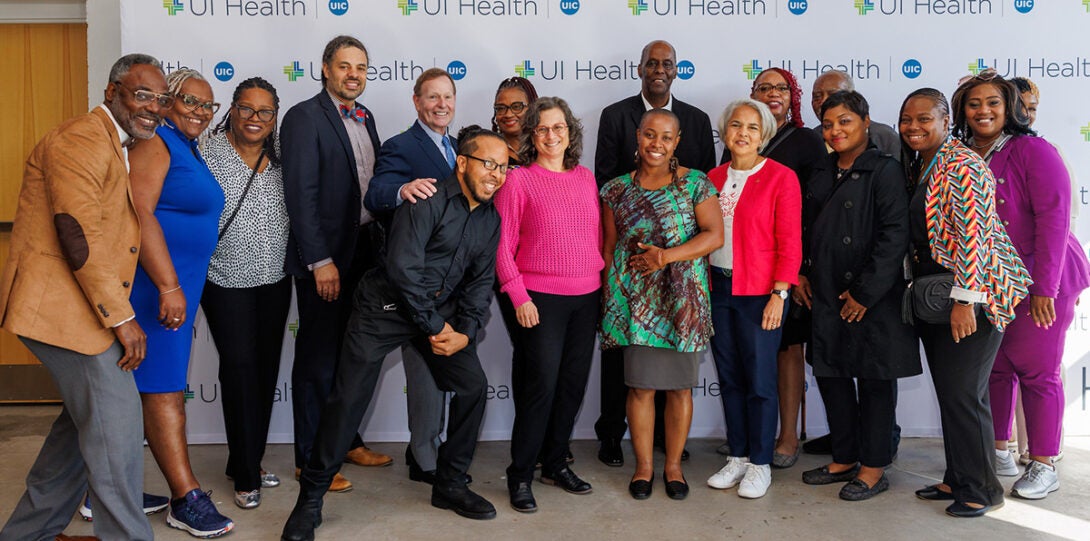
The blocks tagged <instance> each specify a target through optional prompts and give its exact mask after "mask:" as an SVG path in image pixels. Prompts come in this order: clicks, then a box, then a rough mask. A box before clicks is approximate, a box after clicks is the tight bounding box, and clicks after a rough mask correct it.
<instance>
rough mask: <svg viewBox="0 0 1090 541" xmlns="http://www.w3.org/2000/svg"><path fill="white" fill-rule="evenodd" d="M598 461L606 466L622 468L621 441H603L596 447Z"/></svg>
mask: <svg viewBox="0 0 1090 541" xmlns="http://www.w3.org/2000/svg"><path fill="white" fill-rule="evenodd" d="M598 460H601V461H602V464H605V465H606V466H610V467H614V468H619V467H621V466H624V452H622V451H621V440H617V439H613V438H610V439H605V440H602V441H601V443H600V444H599V445H598Z"/></svg>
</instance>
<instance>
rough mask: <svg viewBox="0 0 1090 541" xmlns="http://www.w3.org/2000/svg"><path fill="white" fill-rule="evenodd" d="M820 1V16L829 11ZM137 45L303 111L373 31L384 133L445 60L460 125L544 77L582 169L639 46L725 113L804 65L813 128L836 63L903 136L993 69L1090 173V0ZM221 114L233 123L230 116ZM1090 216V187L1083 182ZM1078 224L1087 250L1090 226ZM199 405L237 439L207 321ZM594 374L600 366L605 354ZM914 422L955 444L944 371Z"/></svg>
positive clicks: (532, 19) (224, 19)
mask: <svg viewBox="0 0 1090 541" xmlns="http://www.w3.org/2000/svg"><path fill="white" fill-rule="evenodd" d="M819 4H820V5H819ZM121 22H122V47H123V50H124V51H125V52H146V53H150V54H152V55H155V56H157V57H158V58H160V59H161V60H163V62H164V64H165V67H166V69H167V70H168V71H170V70H173V69H177V68H179V67H191V68H195V69H198V70H200V71H201V72H202V73H203V74H204V75H205V76H206V77H207V78H208V79H209V80H210V82H211V83H212V87H213V90H214V91H215V94H216V96H217V99H218V101H221V102H224V103H227V102H229V101H230V96H231V93H232V91H233V89H234V87H235V85H236V84H237V83H238V82H239V81H241V80H243V79H245V78H247V77H251V76H254V75H260V76H262V77H264V78H266V79H268V80H269V81H270V82H272V83H273V85H275V86H276V87H277V89H278V91H279V94H280V99H281V105H282V107H283V108H284V110H286V109H287V108H288V107H290V106H291V105H293V104H294V103H296V102H298V101H301V100H303V99H306V98H308V97H310V96H312V95H314V94H315V93H317V92H318V91H319V90H320V83H319V82H318V81H319V78H320V75H321V71H320V70H321V62H320V58H321V52H322V48H323V46H324V45H325V43H326V41H328V40H329V38H331V37H333V36H334V35H337V34H342V33H346V34H352V35H354V36H356V37H358V38H360V39H361V40H362V41H363V42H364V44H365V45H366V46H367V47H368V49H369V51H370V54H371V58H370V60H371V62H372V66H371V69H370V71H369V75H368V86H367V91H366V93H365V94H364V95H363V97H362V98H361V101H362V102H363V103H365V104H366V105H367V106H368V107H370V108H371V109H372V111H374V112H375V116H376V119H377V122H378V129H379V135H380V137H381V138H382V139H383V140H385V139H387V138H389V137H390V136H392V135H394V134H396V133H398V132H400V131H402V130H404V129H405V128H406V127H408V126H409V125H410V123H411V122H412V121H413V120H414V119H415V111H414V110H413V108H412V103H411V95H412V83H413V80H414V79H415V77H416V76H417V75H419V74H420V73H421V72H422V71H423V70H424V69H426V68H429V67H433V66H438V67H443V68H446V69H447V70H448V71H449V72H450V73H451V75H452V77H453V78H454V79H455V80H456V84H457V86H458V90H459V92H458V96H459V99H458V107H457V118H456V121H455V123H454V126H455V127H460V126H462V125H467V124H470V123H477V124H482V125H486V124H488V122H489V119H490V117H491V104H492V99H493V95H494V92H495V88H496V85H497V84H498V83H499V81H500V80H502V79H503V78H506V77H510V76H512V75H516V74H518V75H523V76H525V77H528V78H529V79H530V80H531V81H532V82H533V83H534V85H535V86H536V87H537V89H538V93H539V94H540V95H543V96H548V95H557V96H561V97H563V98H565V99H567V100H568V101H569V103H570V104H571V105H572V108H573V109H574V111H575V113H576V115H577V116H579V117H581V118H582V120H583V126H584V131H585V134H586V137H585V139H584V140H585V143H586V144H585V148H584V154H583V155H584V164H585V165H588V166H591V164H592V163H593V157H594V148H593V146H594V143H593V142H594V140H595V134H596V133H597V121H598V117H599V114H600V111H601V110H602V108H604V107H605V106H606V105H608V104H610V103H612V102H614V101H617V100H619V99H622V98H624V97H627V96H631V95H634V94H635V93H637V92H638V91H639V88H640V82H639V79H638V77H637V75H636V63H637V62H638V60H639V58H638V57H639V52H640V49H641V48H642V47H643V45H644V44H645V43H647V42H648V41H650V40H652V39H667V40H669V41H670V42H671V43H673V44H674V46H675V47H676V49H677V53H678V60H679V62H678V66H679V74H678V79H677V80H676V81H675V83H674V86H673V91H674V95H675V96H677V97H678V98H679V99H682V100H684V101H687V102H689V103H692V104H694V105H696V106H698V107H700V108H702V109H703V110H704V111H705V112H707V113H708V114H709V116H711V118H712V120H713V124H714V122H715V120H716V118H717V117H718V114H719V112H720V111H721V110H722V108H723V106H724V105H725V104H726V103H727V102H728V101H730V100H731V99H734V98H737V97H742V96H744V95H747V94H748V91H749V87H750V84H751V80H752V79H753V78H754V77H755V76H756V74H757V73H759V71H760V70H761V69H764V68H767V67H770V66H779V67H783V68H786V69H790V70H791V71H792V72H794V73H795V75H796V76H797V77H798V78H799V80H800V83H801V84H802V85H803V88H804V90H805V92H804V96H803V107H802V109H803V112H804V115H805V118H806V122H807V125H813V124H814V123H815V119H814V117H813V113H812V112H811V111H810V106H809V89H810V86H811V85H812V83H813V80H814V78H815V77H817V75H819V74H820V73H821V72H822V71H825V70H828V69H844V70H846V71H848V72H850V73H851V74H852V75H853V76H854V77H855V79H856V83H857V87H858V89H859V90H860V91H861V92H862V93H863V94H864V95H866V96H867V98H868V100H869V101H870V103H871V112H872V116H873V117H874V119H875V120H877V121H881V122H885V123H887V124H893V123H894V121H895V117H896V114H897V110H898V107H899V106H900V103H901V101H902V99H903V98H904V96H905V95H906V94H907V93H908V92H910V91H912V90H914V89H916V88H919V87H923V86H933V87H936V88H939V89H941V90H943V91H944V92H946V93H947V95H948V96H949V95H950V94H952V92H953V89H954V85H955V83H956V81H957V79H958V78H959V77H961V76H962V75H964V74H966V73H968V72H970V71H979V70H980V69H982V68H983V67H988V66H994V67H996V68H997V69H998V70H999V72H1000V73H1001V74H1003V75H1005V76H1008V77H1013V76H1016V75H1017V76H1028V77H1030V78H1032V79H1033V80H1034V81H1035V82H1036V83H1037V84H1038V85H1039V86H1040V88H1041V92H1042V104H1041V108H1040V116H1039V118H1040V120H1039V121H1038V123H1037V126H1036V127H1037V128H1038V129H1039V130H1040V131H1041V133H1042V135H1045V136H1046V137H1048V139H1049V140H1051V141H1052V142H1053V143H1055V144H1057V145H1058V146H1060V147H1061V148H1063V149H1064V150H1065V153H1066V155H1067V159H1068V160H1069V162H1070V163H1071V165H1072V167H1073V168H1074V169H1075V171H1076V172H1077V174H1078V176H1079V177H1080V178H1082V179H1090V153H1088V152H1087V150H1088V149H1090V110H1087V108H1086V107H1085V106H1084V105H1082V104H1083V103H1084V101H1083V99H1082V98H1083V97H1085V96H1087V95H1090V47H1088V46H1087V44H1086V40H1085V36H1084V34H1085V29H1086V28H1087V25H1088V23H1090V0H1052V1H1049V2H1047V3H1046V2H1034V0H823V1H822V2H820V3H819V2H807V1H805V0H736V1H731V0H596V1H595V2H581V1H579V0H366V1H364V0H331V1H329V0H166V1H164V2H159V1H154V2H151V1H147V0H122V2H121ZM217 120H218V119H217ZM1075 197H1077V198H1078V200H1079V202H1080V207H1082V206H1085V205H1086V204H1088V203H1090V199H1088V197H1090V193H1088V192H1087V189H1086V188H1085V187H1083V185H1082V184H1079V190H1078V193H1077V194H1075ZM1083 214H1084V216H1083V218H1081V220H1080V222H1079V224H1078V230H1079V233H1080V238H1082V239H1088V238H1090V231H1088V229H1090V226H1088V225H1087V223H1088V221H1090V217H1087V216H1085V215H1086V214H1088V213H1087V212H1083ZM493 314H494V317H493V318H492V322H491V324H490V325H489V326H488V329H487V331H486V333H485V334H484V336H483V338H482V343H481V346H480V348H479V351H480V355H481V359H482V363H483V365H484V367H485V371H486V373H487V374H488V380H489V384H490V388H489V401H488V407H487V410H486V416H485V422H484V427H483V429H482V438H483V439H507V438H509V436H510V430H511V422H512V419H513V417H514V414H513V406H512V402H511V392H510V372H511V370H510V343H509V342H508V339H507V336H506V333H505V332H504V330H503V325H502V322H501V321H500V318H499V313H498V310H497V309H496V307H495V306H493ZM295 322H296V316H295V312H294V309H293V311H292V315H291V316H290V318H289V325H288V329H287V330H286V333H285V337H286V339H285V343H284V355H283V359H282V363H281V372H280V374H281V376H280V384H279V387H278V393H277V399H276V400H277V401H276V407H275V408H274V413H273V420H272V427H271V431H270V441H274V442H288V441H291V437H292V436H291V404H290V400H291V393H290V374H291V359H292V351H293V332H294V329H295ZM194 334H195V336H194V340H195V341H194V348H193V357H192V366H191V369H190V377H189V381H190V383H189V391H190V392H191V396H189V398H190V399H189V400H188V402H187V411H188V414H189V423H188V426H189V435H190V441H192V442H195V443H202V442H208V443H211V442H222V441H224V435H223V423H222V417H221V410H220V404H219V386H218V380H217V375H216V370H217V362H218V361H217V355H216V350H215V347H214V345H213V344H212V341H211V338H210V336H209V334H208V331H207V327H206V326H205V325H204V321H203V318H201V317H198V320H197V325H196V329H195V333H194ZM1088 354H1090V312H1088V310H1087V304H1086V303H1084V304H1083V306H1082V307H1081V308H1080V309H1079V311H1078V314H1077V316H1076V319H1075V322H1074V324H1073V325H1072V328H1071V332H1070V333H1069V336H1068V348H1067V354H1066V356H1065V366H1066V370H1067V379H1068V384H1067V406H1068V407H1067V415H1066V423H1067V424H1066V426H1067V433H1068V434H1090V414H1088V413H1087V410H1086V398H1087V396H1088V395H1090V383H1088V380H1087V368H1088V365H1090V362H1088ZM596 362H597V361H596ZM808 384H809V390H808V393H807V404H808V407H807V415H806V417H807V424H806V428H807V432H808V434H809V435H811V436H812V435H817V434H822V433H825V432H826V431H827V429H826V423H825V416H824V411H823V410H822V407H821V399H820V397H819V396H818V394H817V388H816V385H814V384H813V378H812V377H810V376H808ZM404 385H405V380H404V372H403V371H402V369H401V367H400V358H399V354H398V353H394V354H391V356H390V357H389V358H388V359H387V361H386V364H385V366H384V371H383V376H382V380H381V381H380V384H379V392H378V393H377V396H376V398H375V401H374V405H373V407H372V408H371V410H370V411H369V413H368V418H367V419H365V421H364V424H363V427H364V429H365V433H364V436H365V439H366V440H368V441H405V440H407V438H408V432H407V427H406V414H405V406H404V401H405V399H404V396H405V395H404ZM900 387H901V394H900V403H899V407H898V421H899V422H900V424H901V425H902V427H903V428H904V434H905V435H908V436H912V435H937V434H939V419H938V411H937V406H936V403H935V399H934V395H933V390H932V387H931V383H930V378H929V376H928V375H927V374H926V373H925V374H924V375H922V376H918V377H915V378H909V379H905V380H902V381H901V384H900ZM694 401H695V412H694V418H693V428H692V435H693V436H694V437H706V436H720V435H722V434H723V433H724V426H723V416H722V409H721V405H720V404H721V403H720V401H719V392H718V383H717V382H716V376H715V369H714V365H713V364H712V362H711V360H710V357H709V358H707V359H705V361H704V363H703V364H702V365H701V385H700V386H699V387H698V388H696V389H694ZM597 412H598V370H597V366H596V367H595V369H594V370H593V371H592V375H591V379H590V382H589V384H588V387H587V395H586V400H585V403H584V407H583V410H582V412H581V415H580V417H579V419H578V421H577V424H576V428H575V434H574V437H576V438H593V437H594V431H593V423H594V420H595V418H596V417H597Z"/></svg>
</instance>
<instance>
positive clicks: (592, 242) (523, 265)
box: [494, 164, 605, 308]
mask: <svg viewBox="0 0 1090 541" xmlns="http://www.w3.org/2000/svg"><path fill="white" fill-rule="evenodd" d="M494 200H495V204H496V210H498V211H499V213H500V218H501V219H502V224H501V231H500V247H499V250H498V252H497V254H496V274H497V275H498V276H499V281H500V290H501V291H503V292H504V293H507V295H509V296H510V297H511V303H512V304H514V305H515V307H516V308H518V307H519V306H522V305H523V304H526V303H527V302H529V301H530V295H529V294H528V293H527V292H526V290H531V291H537V292H540V293H549V294H552V295H585V294H587V293H591V292H593V291H594V290H596V289H598V288H599V287H601V285H602V284H601V282H602V279H601V273H602V268H603V267H604V266H605V262H604V261H602V219H601V209H600V207H599V204H598V185H597V184H596V183H595V181H594V174H593V173H591V172H590V170H589V169H587V168H586V167H583V166H581V165H577V166H575V168H574V169H572V170H570V171H565V172H563V173H557V172H554V171H549V170H548V169H545V168H544V167H541V166H539V165H537V164H532V165H530V166H529V167H520V168H518V169H515V170H513V171H511V172H510V173H508V174H507V182H506V183H505V184H504V185H503V187H502V188H500V190H499V191H498V192H496V196H495V198H494Z"/></svg>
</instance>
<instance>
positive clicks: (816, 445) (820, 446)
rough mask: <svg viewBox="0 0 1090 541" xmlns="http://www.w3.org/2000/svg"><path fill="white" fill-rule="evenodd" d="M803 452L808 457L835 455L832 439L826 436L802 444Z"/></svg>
mask: <svg viewBox="0 0 1090 541" xmlns="http://www.w3.org/2000/svg"><path fill="white" fill-rule="evenodd" d="M802 452H804V453H806V454H808V455H829V454H832V453H833V444H832V439H830V438H829V435H828V434H826V435H824V436H822V437H820V438H814V439H812V440H810V441H808V442H806V443H803V444H802Z"/></svg>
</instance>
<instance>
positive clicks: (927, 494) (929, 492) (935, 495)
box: [916, 485, 954, 501]
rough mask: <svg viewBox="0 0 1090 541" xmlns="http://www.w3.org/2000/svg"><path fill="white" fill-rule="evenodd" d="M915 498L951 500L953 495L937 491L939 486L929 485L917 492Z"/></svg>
mask: <svg viewBox="0 0 1090 541" xmlns="http://www.w3.org/2000/svg"><path fill="white" fill-rule="evenodd" d="M916 497H917V498H919V499H921V500H934V501H939V500H953V499H954V494H953V493H951V492H945V491H942V490H939V485H931V486H926V487H923V488H921V489H920V490H917V491H916Z"/></svg>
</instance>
